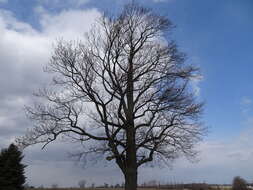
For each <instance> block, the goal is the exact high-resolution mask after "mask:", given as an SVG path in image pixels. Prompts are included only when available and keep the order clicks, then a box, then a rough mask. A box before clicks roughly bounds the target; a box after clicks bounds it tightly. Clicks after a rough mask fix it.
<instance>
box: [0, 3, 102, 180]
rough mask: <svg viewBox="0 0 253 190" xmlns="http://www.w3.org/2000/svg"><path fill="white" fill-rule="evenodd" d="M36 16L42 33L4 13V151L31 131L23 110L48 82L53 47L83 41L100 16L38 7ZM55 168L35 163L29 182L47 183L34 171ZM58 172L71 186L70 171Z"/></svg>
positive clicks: (0, 40) (0, 123) (0, 104)
mask: <svg viewBox="0 0 253 190" xmlns="http://www.w3.org/2000/svg"><path fill="white" fill-rule="evenodd" d="M35 12H36V14H39V16H40V24H41V30H40V31H38V30H36V29H35V28H33V27H32V26H31V25H30V24H28V23H25V22H21V21H19V20H17V19H16V18H15V17H14V16H13V14H12V13H11V12H9V11H5V10H0V57H1V62H0V65H1V70H0V86H1V93H0V133H1V136H0V148H3V147H6V146H8V144H9V143H11V142H12V141H13V140H14V138H15V137H16V136H20V135H21V134H24V132H25V131H26V129H27V128H28V127H30V123H29V122H28V121H27V119H26V118H25V114H24V110H23V106H24V105H25V104H28V102H30V101H31V100H32V97H31V95H32V93H33V92H34V91H35V90H37V89H38V88H39V87H41V86H42V85H43V83H46V81H48V78H49V77H48V75H46V74H44V73H43V66H45V64H46V63H47V62H48V61H49V58H50V54H51V51H52V43H53V42H54V41H55V40H56V39H57V37H63V38H64V39H66V40H75V39H77V38H78V39H81V38H82V37H83V34H84V32H87V31H88V30H89V29H90V28H91V24H92V23H93V22H94V21H95V19H96V18H97V17H98V16H100V13H99V12H98V11H97V10H95V9H91V10H85V11H80V10H79V11H74V10H69V11H63V12H61V13H59V14H56V15H52V14H49V13H48V12H47V11H46V10H44V9H43V8H39V7H38V8H37V9H36V10H35ZM63 146H64V145H63ZM37 148H38V147H37ZM31 154H32V156H33V155H34V154H33V153H31ZM35 162H36V160H35ZM51 166H52V165H50V164H48V165H45V166H38V165H36V163H33V162H31V163H30V164H29V167H28V168H27V170H28V171H27V172H28V181H29V182H31V181H36V182H38V183H39V181H40V180H41V181H43V180H44V181H43V182H45V181H46V180H47V179H46V178H47V176H44V178H45V179H44V178H41V175H34V171H35V170H36V171H39V170H43V168H47V169H48V170H49V169H50V167H51ZM62 167H63V166H62ZM44 170H46V169H44ZM56 171H57V172H59V173H58V175H60V173H61V172H63V171H65V172H66V173H65V174H66V176H65V177H66V182H64V183H63V184H64V185H65V184H66V183H68V178H67V172H68V168H67V167H66V168H64V169H62V171H61V170H60V169H59V168H58V169H56ZM48 173H50V172H48ZM72 174H74V172H73V173H72ZM63 175H64V174H63ZM49 176H50V175H49ZM80 176H81V174H80ZM50 177H51V178H54V177H55V176H52V175H51V176H50ZM59 179H60V178H59ZM73 180H74V178H73V179H72V181H71V182H70V183H71V184H72V185H73V183H72V182H73ZM56 182H57V181H56ZM36 185H40V184H36Z"/></svg>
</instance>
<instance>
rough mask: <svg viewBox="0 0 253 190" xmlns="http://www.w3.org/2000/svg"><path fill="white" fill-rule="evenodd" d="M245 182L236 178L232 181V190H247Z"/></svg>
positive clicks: (238, 177)
mask: <svg viewBox="0 0 253 190" xmlns="http://www.w3.org/2000/svg"><path fill="white" fill-rule="evenodd" d="M247 189H248V188H247V182H246V180H245V179H243V178H241V177H240V176H236V177H235V178H234V179H233V186H232V190H247Z"/></svg>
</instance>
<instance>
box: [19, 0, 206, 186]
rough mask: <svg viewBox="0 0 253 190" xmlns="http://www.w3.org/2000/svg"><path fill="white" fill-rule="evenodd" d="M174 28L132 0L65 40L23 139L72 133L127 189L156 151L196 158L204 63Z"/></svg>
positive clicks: (166, 155) (34, 140) (42, 139)
mask: <svg viewBox="0 0 253 190" xmlns="http://www.w3.org/2000/svg"><path fill="white" fill-rule="evenodd" d="M172 28H173V25H172V24H171V22H170V21H169V20H168V19H167V18H166V17H163V16H159V15H156V14H154V13H153V12H152V11H151V10H149V9H145V8H142V7H140V6H139V5H136V4H129V5H127V6H126V7H125V8H124V10H123V11H122V13H121V14H120V15H118V16H116V17H111V18H108V17H106V16H103V17H102V18H101V19H100V20H99V21H98V23H96V25H94V27H93V29H92V31H91V32H90V33H88V34H87V35H86V38H85V41H84V42H82V41H81V42H64V41H59V42H58V44H57V46H56V47H55V49H54V54H53V56H52V58H51V61H50V63H49V65H48V67H47V71H49V72H52V73H53V74H54V76H55V77H54V79H53V84H52V87H50V86H49V87H48V88H47V89H43V90H40V91H39V93H37V96H38V102H36V103H35V105H34V106H31V107H27V112H28V116H29V118H30V119H31V120H33V121H34V123H35V127H34V128H33V129H31V130H30V131H28V133H27V134H26V135H25V136H23V137H21V138H18V139H17V143H19V144H20V145H21V146H24V147H26V146H28V145H32V144H36V143H45V145H44V146H46V145H47V144H48V143H50V142H53V141H54V140H56V139H58V137H61V136H62V135H65V136H66V137H69V138H71V139H74V140H76V141H79V142H81V143H82V144H84V146H85V150H84V152H83V154H84V155H86V154H89V153H90V154H92V153H101V154H103V155H105V157H106V159H107V160H114V161H115V162H116V164H117V165H118V166H119V168H120V170H121V171H122V172H123V174H124V177H125V189H127V190H136V188H137V169H138V167H140V166H141V165H143V164H146V163H148V162H151V161H153V160H154V159H155V158H158V160H161V158H163V159H164V160H167V161H168V160H172V159H175V158H177V157H178V156H180V155H185V156H187V157H194V156H195V154H196V151H194V149H193V148H194V145H195V144H196V143H197V142H198V141H199V140H200V139H201V137H202V135H203V132H204V130H203V126H202V125H201V123H200V122H199V116H200V113H201V108H202V104H201V103H197V101H196V100H195V97H194V92H193V91H192V90H191V88H190V87H191V86H190V85H189V84H190V82H191V80H192V79H193V78H194V77H197V76H198V68H195V67H193V66H192V65H187V64H186V63H185V55H184V54H183V53H181V52H179V51H178V49H177V46H176V44H175V43H174V42H173V41H171V40H169V33H170V31H171V29H172ZM40 98H41V101H40Z"/></svg>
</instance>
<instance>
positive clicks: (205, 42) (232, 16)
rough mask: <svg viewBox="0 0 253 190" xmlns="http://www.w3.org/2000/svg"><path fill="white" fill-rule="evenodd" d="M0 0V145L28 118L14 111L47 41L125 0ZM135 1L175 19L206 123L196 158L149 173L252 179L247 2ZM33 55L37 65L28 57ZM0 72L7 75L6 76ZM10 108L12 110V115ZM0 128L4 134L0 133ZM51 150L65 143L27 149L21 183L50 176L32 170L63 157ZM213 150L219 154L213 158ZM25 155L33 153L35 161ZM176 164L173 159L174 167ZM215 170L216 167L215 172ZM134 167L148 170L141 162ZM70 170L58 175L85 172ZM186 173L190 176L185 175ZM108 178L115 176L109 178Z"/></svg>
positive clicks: (252, 6) (46, 52)
mask: <svg viewBox="0 0 253 190" xmlns="http://www.w3.org/2000/svg"><path fill="white" fill-rule="evenodd" d="M0 2H1V3H0V34H1V36H0V55H1V57H2V61H3V62H1V66H2V68H5V69H3V70H4V71H2V72H1V75H2V77H0V85H1V89H4V92H3V91H2V92H1V93H0V97H2V99H1V102H0V104H1V105H2V108H0V139H2V142H3V143H2V144H0V147H4V146H6V145H7V144H8V143H9V142H10V141H11V139H13V138H14V137H15V136H18V135H19V134H22V133H23V132H24V131H25V130H26V128H27V126H28V125H29V123H28V121H26V119H24V118H25V116H24V115H23V114H22V107H23V105H24V104H26V103H27V102H29V97H30V95H31V94H32V92H33V90H35V89H37V88H38V87H40V85H41V83H43V82H41V81H46V80H47V76H45V75H44V74H43V73H42V69H41V68H42V65H43V64H45V63H46V62H47V61H48V58H49V57H50V47H51V44H52V43H53V42H54V40H55V39H56V38H57V37H61V36H63V37H65V38H66V39H72V37H73V35H74V34H75V35H76V36H77V37H78V36H79V37H80V36H81V35H82V34H83V32H84V31H86V30H88V25H90V24H91V23H92V21H93V20H94V19H95V18H96V17H98V16H99V15H100V14H101V13H102V12H108V13H117V12H118V11H120V10H121V9H122V7H123V5H124V4H125V3H126V2H127V1H125V0H99V1H98V0H5V1H4V0H0ZM136 2H138V3H140V4H142V5H144V6H146V7H150V8H152V9H153V10H154V11H155V12H157V13H159V14H162V15H165V16H167V17H168V18H170V19H171V21H172V22H173V23H174V24H175V25H176V28H175V30H174V32H173V34H172V36H171V38H172V39H174V40H175V41H176V42H177V44H178V46H179V48H180V49H181V50H182V51H183V52H185V53H186V54H187V56H188V60H187V61H188V62H189V63H192V64H195V65H197V66H199V67H200V69H201V73H202V75H203V77H202V79H201V80H200V81H197V82H196V83H195V84H194V88H196V89H199V93H198V97H199V99H200V100H202V101H204V102H205V107H204V108H205V111H204V114H203V121H204V122H205V124H206V125H207V126H208V127H210V133H209V135H208V136H207V137H206V138H205V139H204V141H203V143H202V144H200V145H199V149H200V150H201V152H202V154H201V155H200V160H201V161H200V162H199V163H197V164H190V163H188V162H186V161H185V160H179V161H178V162H176V163H175V164H174V169H173V170H169V172H168V171H167V170H166V171H165V170H164V174H163V175H157V176H158V177H157V178H158V180H164V181H166V179H175V178H176V179H178V181H182V180H185V181H188V182H190V181H201V180H202V181H207V182H210V183H216V182H217V183H229V182H230V181H231V180H232V177H233V176H235V175H241V176H243V177H245V178H246V179H247V180H250V181H252V180H253V173H251V172H250V167H252V162H253V160H251V156H252V155H253V151H252V150H253V149H252V148H253V141H252V140H251V136H253V109H252V108H253V85H252V81H253V75H252V70H253V53H252V50H253V43H252V42H253V35H252V34H253V22H252V19H253V11H252V10H253V1H252V0H244V1H239V0H206V1H203V0H139V1H138V0H136ZM64 19H65V20H64ZM70 28H71V29H70ZM1 51H2V53H1ZM34 62H36V63H37V64H33V63H34ZM6 71H7V72H9V74H11V75H8V76H6ZM31 71H33V72H31ZM34 73H36V74H34ZM9 76H13V77H12V78H14V79H15V80H18V84H17V82H16V81H15V80H14V79H10V80H9V81H8V80H6V78H8V77H9ZM31 81H32V83H31ZM7 83H8V84H7ZM21 87H22V88H21ZM16 110H18V111H17V112H18V114H13V113H16ZM10 114H11V115H12V116H10ZM3 121H11V122H9V123H11V127H9V128H8V129H6V122H3ZM1 134H4V135H2V137H1ZM251 141H252V142H251ZM59 147H60V148H59ZM57 150H63V151H62V152H64V150H65V151H67V148H66V147H62V146H60V145H53V146H52V147H50V148H48V150H46V151H44V152H40V148H39V146H35V147H34V148H32V149H29V150H27V152H26V154H27V158H26V159H27V160H26V162H27V163H29V164H30V165H31V167H30V168H28V171H27V172H28V174H29V176H28V179H29V183H31V184H34V185H40V184H42V183H44V184H47V185H49V184H52V183H53V181H52V180H51V179H49V178H50V177H48V178H45V179H41V182H40V181H39V176H38V175H35V174H34V173H36V171H38V170H40V169H41V167H42V166H41V165H40V164H41V162H43V161H45V160H46V161H47V163H49V164H48V165H47V166H45V167H44V168H50V167H52V166H51V165H50V164H52V165H54V163H55V162H56V161H58V164H59V163H60V161H62V162H64V161H66V159H65V158H64V159H62V158H59V160H60V161H59V160H56V159H55V158H54V157H55V156H56V155H55V152H57ZM62 152H61V153H59V154H58V155H61V156H59V157H66V155H65V154H63V153H62ZM217 154H219V155H220V158H219V159H217V156H216V155H217ZM56 157H57V156H56ZM33 158H36V159H35V161H33V160H34V159H33ZM57 158H58V157H57ZM242 160H243V163H242ZM68 164H69V165H68V167H70V168H72V169H73V167H72V165H71V163H68ZM178 165H180V166H179V167H177V166H178ZM62 167H63V166H59V167H57V168H58V169H59V168H61V170H57V168H56V169H55V172H56V174H57V171H58V173H59V172H60V173H62V174H61V175H63V176H65V177H66V178H68V177H67V175H68V174H67V171H69V168H68V167H65V169H64V168H62ZM231 167H234V168H231ZM74 168H75V167H74ZM214 168H215V169H214ZM219 169H220V170H222V172H219V171H218V170H219ZM96 170H98V167H97V168H96ZM111 170H112V171H111ZM142 170H143V171H145V170H147V171H149V169H148V168H144V169H142ZM43 171H44V170H43ZM86 171H90V173H91V174H93V175H94V176H95V175H98V174H97V173H92V170H91V168H89V167H88V169H87V170H86ZM105 171H107V170H105ZM108 171H109V172H111V174H112V175H111V176H117V174H118V173H117V169H115V168H113V169H109V170H108ZM158 171H159V170H157V172H158ZM44 172H45V173H47V171H44ZM64 172H65V174H64ZM71 172H72V173H71V175H72V176H74V177H72V178H71V179H69V181H67V180H66V183H69V184H70V185H74V183H75V182H74V180H75V179H76V178H81V176H82V175H84V174H83V173H82V172H85V171H82V170H80V169H78V168H76V169H73V171H72V170H71ZM166 172H167V173H166ZM188 173H189V174H191V175H190V176H191V177H189V176H187V175H186V174H188ZM56 174H55V175H56ZM48 175H49V174H48ZM59 175H60V174H59ZM85 175H87V174H85ZM49 176H50V175H49ZM144 176H145V177H143V179H142V180H144V178H145V179H151V178H152V176H148V175H147V174H146V175H144ZM56 178H57V177H56ZM57 180H58V181H57V183H59V184H62V185H66V183H64V182H62V181H60V177H59V179H57ZM103 180H104V181H105V180H111V179H109V178H105V177H103V176H100V182H101V183H103ZM112 181H114V182H115V183H116V181H117V180H114V179H112Z"/></svg>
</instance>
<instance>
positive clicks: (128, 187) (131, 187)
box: [125, 166, 137, 190]
mask: <svg viewBox="0 0 253 190" xmlns="http://www.w3.org/2000/svg"><path fill="white" fill-rule="evenodd" d="M125 190H137V167H130V166H129V167H128V168H127V169H126V172H125Z"/></svg>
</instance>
